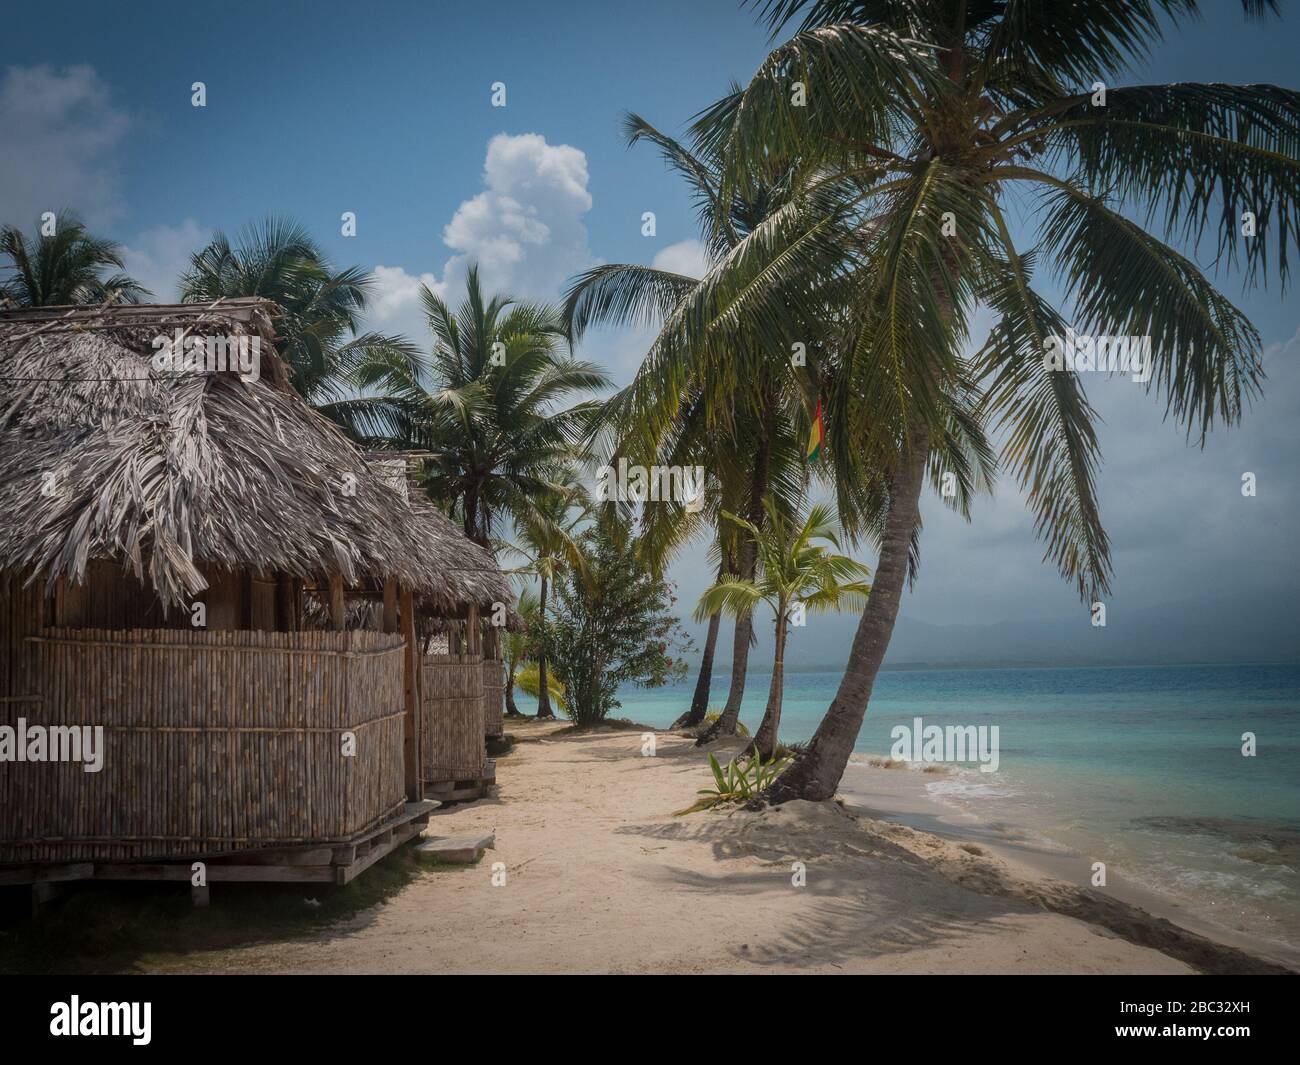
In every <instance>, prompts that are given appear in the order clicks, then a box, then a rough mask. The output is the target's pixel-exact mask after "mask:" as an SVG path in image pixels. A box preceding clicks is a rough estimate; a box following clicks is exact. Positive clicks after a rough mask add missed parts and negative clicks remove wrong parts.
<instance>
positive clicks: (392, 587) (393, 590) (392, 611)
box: [384, 579, 398, 632]
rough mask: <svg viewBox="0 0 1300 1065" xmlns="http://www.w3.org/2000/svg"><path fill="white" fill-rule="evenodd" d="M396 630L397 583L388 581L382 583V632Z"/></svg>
mask: <svg viewBox="0 0 1300 1065" xmlns="http://www.w3.org/2000/svg"><path fill="white" fill-rule="evenodd" d="M397 628H398V620H397V582H396V581H395V580H392V579H389V580H386V581H384V631H385V632H396V631H397Z"/></svg>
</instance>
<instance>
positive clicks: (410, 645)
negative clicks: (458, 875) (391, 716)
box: [401, 586, 422, 802]
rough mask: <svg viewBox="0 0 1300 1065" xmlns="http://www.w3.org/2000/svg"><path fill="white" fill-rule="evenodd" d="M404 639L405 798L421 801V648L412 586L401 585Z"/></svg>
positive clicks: (403, 745)
mask: <svg viewBox="0 0 1300 1065" xmlns="http://www.w3.org/2000/svg"><path fill="white" fill-rule="evenodd" d="M401 598H402V638H403V639H405V640H406V655H405V656H404V662H405V666H406V714H405V716H404V717H403V718H402V736H403V743H402V748H403V752H404V754H405V756H406V797H407V799H408V800H410V801H411V802H419V801H420V799H421V798H422V796H421V795H420V749H419V742H420V731H419V729H418V728H417V727H416V725H417V722H416V717H415V715H416V714H418V713H419V712H420V698H419V694H420V682H419V676H418V670H419V668H420V664H419V657H418V656H419V654H420V649H419V647H417V646H416V643H415V600H414V597H413V596H412V595H411V589H409V588H407V587H405V586H403V587H402V596H401Z"/></svg>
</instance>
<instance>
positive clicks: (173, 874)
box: [0, 799, 441, 901]
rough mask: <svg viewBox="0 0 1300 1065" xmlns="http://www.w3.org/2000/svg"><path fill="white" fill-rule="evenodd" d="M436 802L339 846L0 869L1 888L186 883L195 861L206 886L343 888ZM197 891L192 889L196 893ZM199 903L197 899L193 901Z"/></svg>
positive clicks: (412, 832)
mask: <svg viewBox="0 0 1300 1065" xmlns="http://www.w3.org/2000/svg"><path fill="white" fill-rule="evenodd" d="M439 805H441V804H440V803H439V802H437V801H435V800H430V799H425V800H424V801H422V802H408V803H407V804H406V805H405V807H404V808H403V809H402V810H401V812H399V813H397V814H395V815H394V816H393V817H391V818H389V819H388V820H386V821H384V822H383V823H381V824H379V825H376V826H374V827H373V828H371V829H369V830H368V831H366V832H363V833H361V834H360V835H358V836H357V838H355V839H351V840H348V841H346V842H343V843H332V844H318V845H306V846H301V847H277V848H267V849H265V850H250V851H243V852H240V853H238V854H224V855H220V856H215V857H210V858H194V859H186V860H184V861H167V862H71V863H62V864H58V865H54V864H29V865H13V866H0V884H32V885H33V886H34V887H40V886H41V885H43V884H48V883H52V882H68V881H76V880H170V881H176V882H183V883H189V882H190V879H191V877H192V876H193V872H192V870H191V867H192V865H193V863H194V862H195V861H202V862H203V863H204V864H205V866H206V878H207V881H208V883H209V884H213V883H220V882H223V881H225V882H239V883H259V882H260V883H273V882H274V883H284V882H295V883H313V884H347V883H350V882H351V881H353V880H355V879H356V878H357V877H358V876H360V875H361V874H362V873H364V872H365V871H366V870H367V869H369V868H370V867H371V866H372V865H374V864H375V862H377V861H379V860H380V859H381V858H383V857H384V856H385V855H388V854H391V853H392V852H393V851H395V850H396V849H397V848H398V847H400V846H401V845H402V844H403V843H406V842H407V841H408V840H411V839H414V838H415V837H416V836H418V835H419V834H420V833H421V832H423V831H424V830H425V828H426V827H427V826H428V824H429V815H430V814H431V813H433V811H434V810H436V809H437V808H438V807H439ZM196 890H197V889H196ZM196 901H198V896H196Z"/></svg>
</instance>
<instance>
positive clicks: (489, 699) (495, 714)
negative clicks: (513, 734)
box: [483, 658, 506, 737]
mask: <svg viewBox="0 0 1300 1065" xmlns="http://www.w3.org/2000/svg"><path fill="white" fill-rule="evenodd" d="M505 703H506V677H505V667H504V666H503V664H502V662H501V660H500V659H499V658H485V659H484V660H483V731H484V733H485V734H486V735H488V736H493V737H495V736H500V735H501V734H502V733H503V732H504V731H505V726H506V709H505Z"/></svg>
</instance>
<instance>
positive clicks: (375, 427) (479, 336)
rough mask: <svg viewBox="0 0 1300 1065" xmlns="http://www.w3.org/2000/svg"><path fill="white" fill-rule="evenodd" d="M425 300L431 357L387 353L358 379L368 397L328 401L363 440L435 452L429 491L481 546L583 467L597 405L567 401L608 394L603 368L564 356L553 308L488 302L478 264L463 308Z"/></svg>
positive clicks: (505, 299)
mask: <svg viewBox="0 0 1300 1065" xmlns="http://www.w3.org/2000/svg"><path fill="white" fill-rule="evenodd" d="M420 295H421V299H422V300H423V302H424V308H425V311H426V314H427V316H428V321H429V326H430V328H431V329H432V330H433V334H434V339H435V343H434V346H433V351H432V352H431V353H430V354H429V355H428V356H427V357H423V356H420V355H418V354H415V353H409V352H400V351H383V352H377V353H374V354H373V355H372V356H371V357H369V358H367V359H364V360H363V361H362V362H361V364H360V365H359V366H358V367H357V369H356V372H355V374H354V377H353V380H354V381H355V382H356V384H357V386H358V387H359V388H361V389H364V390H377V391H376V392H375V393H374V394H372V395H367V396H363V397H362V398H360V399H351V400H344V401H341V402H338V403H334V404H331V405H330V407H329V408H328V411H329V413H330V414H331V415H332V416H334V417H337V418H338V419H339V420H340V421H342V422H343V423H344V424H345V425H347V426H348V427H349V428H350V429H351V430H352V432H353V433H354V434H355V435H357V436H358V437H360V438H361V439H363V440H365V441H367V442H369V443H372V444H374V445H377V446H380V447H396V448H399V449H414V450H420V451H428V452H431V453H432V457H431V458H430V459H429V460H428V462H427V464H426V467H425V481H424V484H425V486H426V488H427V489H428V491H429V493H430V495H432V496H433V498H435V499H437V500H439V501H441V502H443V503H446V504H447V505H449V506H450V507H451V508H452V509H453V511H455V512H458V513H459V515H460V518H461V521H462V524H463V526H464V529H465V535H466V536H469V537H470V538H471V539H473V540H476V541H477V542H478V543H481V544H483V545H484V546H487V545H489V544H490V543H491V542H492V538H493V535H494V533H495V531H496V528H497V526H498V523H499V522H500V520H501V519H502V518H503V517H509V516H511V515H514V516H520V515H523V514H525V513H526V512H527V505H528V503H529V501H532V502H537V501H539V500H541V499H543V498H544V497H547V496H549V495H552V494H554V490H555V489H554V486H555V484H557V483H559V482H562V480H563V478H564V476H565V474H566V472H567V471H568V470H569V469H570V468H571V467H572V464H573V463H574V461H575V460H580V459H581V458H582V457H583V456H584V454H585V452H584V451H583V449H582V447H581V446H580V445H581V442H582V440H583V439H584V438H585V436H586V435H587V431H588V424H589V422H590V419H591V417H592V415H593V414H594V412H595V410H596V408H597V406H598V404H597V403H596V401H594V400H588V401H584V402H580V403H576V404H574V405H573V406H570V407H567V408H563V409H561V408H560V405H561V404H562V403H564V402H565V401H567V400H568V399H570V398H571V397H573V396H575V395H581V394H583V393H589V392H594V391H597V390H599V389H602V388H604V387H606V386H607V385H608V384H609V378H608V377H607V376H606V374H605V372H604V371H603V370H602V369H600V367H598V366H596V365H594V364H593V363H589V362H580V361H578V360H576V359H573V358H572V357H570V356H568V355H565V354H563V353H562V345H563V340H564V333H563V330H562V328H561V326H560V324H559V322H558V320H557V318H556V315H555V312H554V311H553V310H551V309H550V308H549V307H545V306H542V305H540V304H533V303H520V302H517V301H515V300H514V299H512V298H511V297H509V296H504V295H497V296H492V297H490V298H489V297H487V296H486V295H485V294H484V292H483V290H482V287H481V285H480V283H479V277H478V270H477V268H475V267H471V268H470V270H469V274H468V277H467V279H466V293H465V298H464V300H463V301H462V302H461V304H460V306H459V308H457V310H456V311H455V312H453V311H452V309H451V308H450V307H449V306H448V305H447V304H446V303H445V302H444V301H443V300H442V299H441V298H440V297H439V296H437V295H435V294H434V293H432V292H430V291H429V289H428V288H424V289H422V290H421V294H420Z"/></svg>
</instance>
